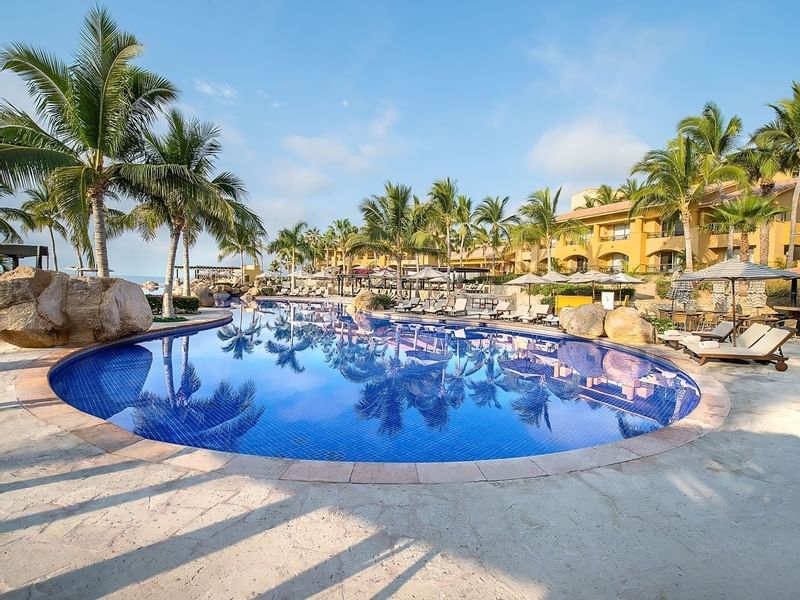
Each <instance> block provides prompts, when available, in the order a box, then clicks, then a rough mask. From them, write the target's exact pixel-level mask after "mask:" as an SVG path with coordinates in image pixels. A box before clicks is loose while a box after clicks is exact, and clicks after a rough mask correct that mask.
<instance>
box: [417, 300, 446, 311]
mask: <svg viewBox="0 0 800 600" xmlns="http://www.w3.org/2000/svg"><path fill="white" fill-rule="evenodd" d="M446 308H447V300H443V299H439V300H437V301H436V302H434V303H433V306H430V307H428V308H423V309H422V311H420V312H424V313H425V314H427V315H441V314H443V313H444V311H445V309H446ZM411 312H417V311H416V310H414V309H412V310H411Z"/></svg>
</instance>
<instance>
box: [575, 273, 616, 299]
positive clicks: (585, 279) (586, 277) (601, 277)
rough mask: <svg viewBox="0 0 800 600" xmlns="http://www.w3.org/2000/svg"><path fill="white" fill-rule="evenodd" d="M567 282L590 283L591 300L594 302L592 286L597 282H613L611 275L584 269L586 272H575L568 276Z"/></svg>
mask: <svg viewBox="0 0 800 600" xmlns="http://www.w3.org/2000/svg"><path fill="white" fill-rule="evenodd" d="M568 281H569V283H591V284H592V302H594V288H595V285H596V284H598V283H615V282H614V280H613V278H612V277H611V275H609V274H608V273H601V272H600V271H594V270H592V271H586V273H575V274H574V275H571V276H570V277H569V280H568Z"/></svg>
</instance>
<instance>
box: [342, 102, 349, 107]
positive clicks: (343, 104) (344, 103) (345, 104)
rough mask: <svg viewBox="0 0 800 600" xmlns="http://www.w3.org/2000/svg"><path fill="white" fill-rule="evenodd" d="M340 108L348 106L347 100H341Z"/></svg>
mask: <svg viewBox="0 0 800 600" xmlns="http://www.w3.org/2000/svg"><path fill="white" fill-rule="evenodd" d="M342 106H344V107H345V108H347V107H348V106H350V103H349V102H348V101H347V100H342Z"/></svg>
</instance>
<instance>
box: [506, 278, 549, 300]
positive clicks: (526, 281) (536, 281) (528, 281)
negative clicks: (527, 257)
mask: <svg viewBox="0 0 800 600" xmlns="http://www.w3.org/2000/svg"><path fill="white" fill-rule="evenodd" d="M543 283H549V282H548V281H547V280H546V279H544V278H543V277H539V276H538V275H536V274H535V273H525V275H521V276H519V277H517V278H516V279H512V280H511V281H509V282H507V283H506V285H527V286H528V307H529V308H530V305H531V286H532V285H541V284H543Z"/></svg>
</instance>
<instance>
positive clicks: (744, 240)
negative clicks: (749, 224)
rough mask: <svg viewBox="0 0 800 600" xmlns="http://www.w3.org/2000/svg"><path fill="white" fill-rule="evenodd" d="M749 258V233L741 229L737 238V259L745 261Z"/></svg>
mask: <svg viewBox="0 0 800 600" xmlns="http://www.w3.org/2000/svg"><path fill="white" fill-rule="evenodd" d="M749 258H750V233H749V232H747V231H742V234H741V236H740V239H739V260H741V261H742V262H746V261H747V260H748V259H749Z"/></svg>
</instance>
